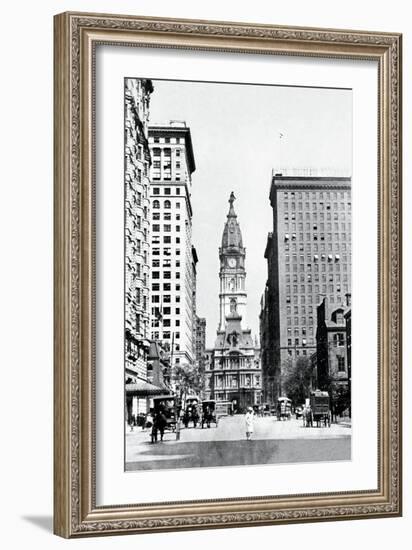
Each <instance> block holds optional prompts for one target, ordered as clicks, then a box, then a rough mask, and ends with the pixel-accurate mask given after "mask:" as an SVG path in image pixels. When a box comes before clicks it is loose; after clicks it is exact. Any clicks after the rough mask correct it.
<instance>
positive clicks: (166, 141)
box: [150, 137, 185, 143]
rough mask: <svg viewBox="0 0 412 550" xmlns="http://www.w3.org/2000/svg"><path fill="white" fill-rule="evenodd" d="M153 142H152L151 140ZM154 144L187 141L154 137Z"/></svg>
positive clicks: (177, 138) (178, 138)
mask: <svg viewBox="0 0 412 550" xmlns="http://www.w3.org/2000/svg"><path fill="white" fill-rule="evenodd" d="M150 141H152V140H150ZM153 142H154V143H184V142H185V139H184V138H180V137H172V138H171V137H164V138H162V137H154V138H153Z"/></svg>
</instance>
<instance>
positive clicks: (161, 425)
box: [156, 411, 167, 441]
mask: <svg viewBox="0 0 412 550" xmlns="http://www.w3.org/2000/svg"><path fill="white" fill-rule="evenodd" d="M156 423H157V427H158V430H159V433H160V441H163V436H164V433H165V429H166V425H167V418H166V416H165V414H164V412H163V411H159V414H158V415H157V419H156Z"/></svg>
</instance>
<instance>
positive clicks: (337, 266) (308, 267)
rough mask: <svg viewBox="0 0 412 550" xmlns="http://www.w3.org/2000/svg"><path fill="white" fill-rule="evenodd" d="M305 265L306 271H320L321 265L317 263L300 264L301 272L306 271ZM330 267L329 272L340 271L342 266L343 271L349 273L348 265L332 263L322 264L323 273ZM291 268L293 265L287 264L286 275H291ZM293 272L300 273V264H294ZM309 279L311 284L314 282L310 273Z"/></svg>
mask: <svg viewBox="0 0 412 550" xmlns="http://www.w3.org/2000/svg"><path fill="white" fill-rule="evenodd" d="M305 265H306V271H312V269H313V271H315V272H316V271H319V263H317V262H315V263H310V264H299V271H300V272H304V271H305ZM327 265H328V269H329V270H335V271H340V266H341V265H342V270H343V271H348V264H345V263H343V264H341V263H340V262H332V263H329V264H326V263H323V264H320V270H321V271H322V272H324V271H326V266H327ZM290 266H291V264H290V263H287V264H286V265H285V271H286V273H289V272H290V271H291V269H290ZM292 268H293V269H292V271H294V272H297V271H298V264H292ZM307 279H308V281H309V282H310V281H311V280H312V275H311V274H310V273H309V274H308V275H307Z"/></svg>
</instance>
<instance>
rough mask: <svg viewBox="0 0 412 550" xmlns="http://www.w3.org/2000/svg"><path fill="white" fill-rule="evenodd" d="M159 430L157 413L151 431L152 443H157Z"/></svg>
mask: <svg viewBox="0 0 412 550" xmlns="http://www.w3.org/2000/svg"><path fill="white" fill-rule="evenodd" d="M157 430H158V423H157V414H156V415H154V416H153V423H152V431H151V433H150V435H151V440H152V443H157Z"/></svg>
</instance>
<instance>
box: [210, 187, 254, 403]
mask: <svg viewBox="0 0 412 550" xmlns="http://www.w3.org/2000/svg"><path fill="white" fill-rule="evenodd" d="M234 201H235V196H234V194H233V193H232V194H231V195H230V198H229V204H230V207H229V213H228V215H227V221H226V224H225V227H224V230H223V235H222V246H221V248H220V249H219V259H220V272H219V278H220V293H219V325H218V330H217V335H216V342H215V346H214V349H213V353H212V356H211V357H210V359H211V361H209V363H208V365H207V378H208V380H207V383H206V389H207V391H208V393H209V395H210V396H211V398H212V399H216V400H218V401H230V402H231V403H232V404H233V408H234V410H235V411H239V412H240V411H243V410H244V409H245V408H246V407H247V406H250V405H255V404H258V403H260V397H261V368H260V350H259V347H258V346H257V345H256V342H255V341H254V339H253V337H252V333H251V330H250V329H249V328H245V325H244V320H245V316H246V307H247V292H246V270H245V259H246V249H245V247H244V246H243V240H242V233H241V230H240V226H239V223H238V221H237V215H236V213H235V210H234V206H233V203H234ZM209 354H210V352H209Z"/></svg>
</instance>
